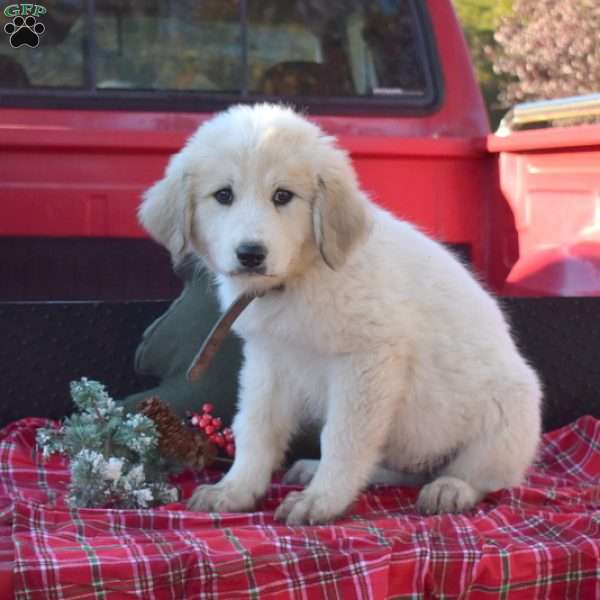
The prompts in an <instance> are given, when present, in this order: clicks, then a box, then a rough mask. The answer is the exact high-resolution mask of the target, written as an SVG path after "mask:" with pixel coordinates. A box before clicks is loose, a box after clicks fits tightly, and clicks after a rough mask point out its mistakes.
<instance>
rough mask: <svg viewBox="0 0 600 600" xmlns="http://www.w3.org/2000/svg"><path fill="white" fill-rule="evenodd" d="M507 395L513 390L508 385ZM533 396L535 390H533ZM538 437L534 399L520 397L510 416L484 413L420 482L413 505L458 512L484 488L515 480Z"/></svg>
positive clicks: (474, 501)
mask: <svg viewBox="0 0 600 600" xmlns="http://www.w3.org/2000/svg"><path fill="white" fill-rule="evenodd" d="M512 393H513V394H515V395H516V394H517V392H515V391H514V389H513V390H512ZM533 393H537V394H538V395H539V392H533ZM539 436H540V416H539V409H538V404H537V400H536V401H532V400H531V398H526V399H525V401H524V402H523V403H522V404H520V407H519V409H518V410H517V411H515V412H514V414H513V415H512V417H511V416H510V415H508V414H504V413H503V414H502V416H501V418H499V419H496V420H492V419H490V418H489V415H488V419H487V422H486V425H485V426H484V427H483V429H482V431H480V432H479V433H478V435H477V436H476V437H475V438H474V439H472V440H471V441H469V442H468V443H467V444H466V445H465V446H464V448H462V449H461V450H460V451H459V453H458V454H457V455H456V457H455V458H454V460H452V461H451V462H450V463H449V464H448V465H447V466H446V467H444V469H443V470H442V472H441V474H440V477H438V478H437V479H435V480H434V481H432V482H431V483H429V484H428V485H426V486H424V487H423V489H422V490H421V492H420V493H419V497H418V499H417V509H418V510H419V511H420V512H422V513H424V514H436V513H445V512H462V511H465V510H469V509H471V508H473V506H475V504H477V502H479V501H480V500H481V499H482V498H483V497H484V496H485V495H486V494H487V493H488V492H492V491H496V490H499V489H502V488H508V487H512V486H515V485H519V483H520V482H521V480H522V478H523V476H524V475H525V471H526V470H527V468H528V467H529V465H530V464H531V463H532V462H533V459H534V457H535V453H536V450H537V446H538V441H539Z"/></svg>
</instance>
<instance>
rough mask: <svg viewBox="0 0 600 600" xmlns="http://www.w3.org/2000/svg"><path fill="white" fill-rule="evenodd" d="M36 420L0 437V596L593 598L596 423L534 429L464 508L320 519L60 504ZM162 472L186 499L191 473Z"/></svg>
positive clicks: (388, 499)
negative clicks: (521, 456) (496, 482)
mask: <svg viewBox="0 0 600 600" xmlns="http://www.w3.org/2000/svg"><path fill="white" fill-rule="evenodd" d="M48 423H49V422H48V421H46V420H42V419H24V420H21V421H17V422H16V423H13V424H11V425H9V426H8V427H6V428H5V429H4V430H2V431H1V432H0V472H1V476H0V598H10V597H11V596H12V595H13V594H14V597H16V598H18V599H37V598H57V599H58V598H61V599H63V598H78V599H82V598H98V599H120V598H143V599H156V600H163V599H165V600H166V599H175V598H185V599H188V598H207V599H208V598H226V599H235V598H240V599H245V598H255V599H260V600H263V599H270V598H273V599H290V600H292V599H293V600H307V599H308V600H310V599H313V598H343V599H344V600H346V599H352V598H357V599H363V598H398V599H400V598H406V599H408V598H411V599H416V598H445V599H449V598H473V599H478V598H481V599H488V598H490V599H491V598H508V599H511V600H512V599H521V598H522V599H527V600H530V599H535V598H540V599H542V598H552V599H554V598H569V599H572V598H582V599H592V598H600V510H599V509H600V421H598V420H596V419H593V418H591V417H583V418H581V419H579V420H578V421H576V422H575V423H573V424H571V425H570V426H567V427H564V428H562V429H560V430H557V431H555V432H552V433H550V434H547V435H545V436H544V440H543V444H542V447H541V449H540V454H539V460H538V462H537V463H536V464H535V465H534V467H533V468H532V469H531V470H530V473H529V475H528V477H527V480H526V482H525V483H524V485H523V486H521V487H518V488H514V489H511V490H503V491H500V492H497V493H495V494H490V495H489V496H488V497H486V498H485V500H484V501H483V502H481V503H480V505H479V506H478V507H477V509H476V510H474V511H472V512H471V513H469V514H465V515H443V516H433V517H422V516H420V515H419V514H418V513H417V512H416V511H415V498H416V490H412V489H408V488H394V487H383V486H380V487H374V488H370V489H369V490H368V491H366V492H365V493H363V494H362V495H361V496H360V498H359V499H358V501H357V503H356V504H355V506H354V507H353V509H352V512H351V513H350V515H349V516H348V517H347V518H345V519H343V520H341V521H339V522H337V523H335V524H333V525H330V526H320V527H286V526H283V525H281V524H279V523H276V522H275V521H274V520H273V512H274V509H275V508H276V506H277V505H278V504H279V502H281V500H282V499H283V497H284V496H285V494H286V493H287V492H288V491H290V489H292V488H291V487H289V486H283V485H281V484H280V483H278V480H277V479H276V480H275V481H274V482H273V484H272V485H271V487H270V490H269V493H268V495H267V497H266V498H265V500H264V502H263V504H262V506H261V507H260V510H259V511H257V512H254V513H248V514H206V513H191V512H187V511H185V510H184V505H183V504H173V505H169V506H164V507H160V508H157V509H153V510H101V509H85V510H83V509H81V510H77V509H71V508H69V507H68V506H66V504H65V501H64V496H65V489H66V485H67V483H68V471H67V464H66V462H65V460H64V459H62V458H61V457H52V458H51V459H50V460H48V461H45V462H44V461H43V460H42V458H41V455H40V454H39V453H38V452H37V451H36V449H35V430H36V429H37V428H38V427H40V426H47V425H48ZM219 476H220V474H218V473H209V474H203V475H200V476H196V477H194V476H193V475H192V474H191V473H186V474H183V475H181V476H179V477H178V478H177V479H176V483H177V485H179V486H180V488H181V489H182V491H183V496H184V497H188V496H189V495H190V494H191V492H192V490H193V488H194V487H195V485H196V484H197V483H198V481H203V482H207V481H213V480H216V479H218V477H219Z"/></svg>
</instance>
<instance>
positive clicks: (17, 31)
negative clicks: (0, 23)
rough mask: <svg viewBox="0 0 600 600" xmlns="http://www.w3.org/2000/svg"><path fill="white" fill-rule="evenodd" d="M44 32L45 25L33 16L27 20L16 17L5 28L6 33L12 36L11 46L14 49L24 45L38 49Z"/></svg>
mask: <svg viewBox="0 0 600 600" xmlns="http://www.w3.org/2000/svg"><path fill="white" fill-rule="evenodd" d="M44 31H46V28H45V27H44V25H43V24H42V23H40V22H38V20H37V19H36V18H35V17H32V16H31V15H30V16H29V17H27V18H26V19H24V18H23V17H15V18H14V19H13V20H12V23H7V24H6V25H5V26H4V32H5V33H8V35H10V45H11V46H12V47H13V48H18V47H19V46H23V45H25V46H29V47H30V48H36V47H37V45H38V44H39V43H40V35H42V34H43V33H44Z"/></svg>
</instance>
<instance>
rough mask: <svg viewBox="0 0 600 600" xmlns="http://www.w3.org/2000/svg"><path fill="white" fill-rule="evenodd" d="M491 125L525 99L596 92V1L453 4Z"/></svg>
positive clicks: (599, 18)
mask: <svg viewBox="0 0 600 600" xmlns="http://www.w3.org/2000/svg"><path fill="white" fill-rule="evenodd" d="M453 1H454V5H455V8H456V11H457V14H458V16H459V19H460V21H461V23H462V26H463V29H464V31H465V35H466V38H467V41H468V43H469V46H470V48H471V53H472V57H473V62H474V65H475V69H476V71H477V76H478V79H479V82H480V84H481V87H482V91H483V95H484V98H485V100H486V104H487V106H488V110H489V112H490V118H491V121H492V125H493V126H494V127H495V125H496V124H497V122H498V120H499V117H500V116H501V115H502V113H503V112H504V111H505V110H506V109H507V108H508V107H509V106H510V105H511V104H514V103H516V102H523V101H526V100H537V99H550V98H561V97H565V96H573V95H579V94H587V93H593V92H600V0H453Z"/></svg>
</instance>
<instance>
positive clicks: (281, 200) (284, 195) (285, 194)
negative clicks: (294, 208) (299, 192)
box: [273, 188, 294, 206]
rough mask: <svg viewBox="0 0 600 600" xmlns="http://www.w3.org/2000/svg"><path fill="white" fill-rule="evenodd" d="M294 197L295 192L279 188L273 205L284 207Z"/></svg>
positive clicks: (274, 195)
mask: <svg viewBox="0 0 600 600" xmlns="http://www.w3.org/2000/svg"><path fill="white" fill-rule="evenodd" d="M293 197H294V193H293V192H290V191H289V190H284V189H282V188H279V189H278V190H276V191H275V193H274V194H273V204H275V205H276V206H283V205H284V204H287V203H288V202H289V201H290V200H291V199H292V198H293Z"/></svg>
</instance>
